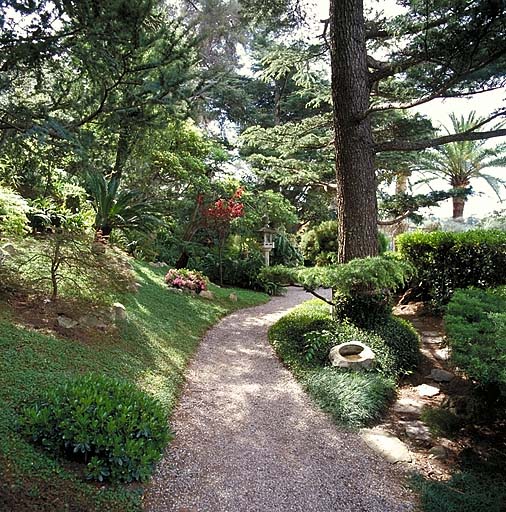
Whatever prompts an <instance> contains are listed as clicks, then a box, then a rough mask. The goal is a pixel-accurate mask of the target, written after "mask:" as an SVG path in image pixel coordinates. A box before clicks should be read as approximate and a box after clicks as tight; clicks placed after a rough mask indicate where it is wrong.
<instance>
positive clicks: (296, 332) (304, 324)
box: [270, 300, 334, 356]
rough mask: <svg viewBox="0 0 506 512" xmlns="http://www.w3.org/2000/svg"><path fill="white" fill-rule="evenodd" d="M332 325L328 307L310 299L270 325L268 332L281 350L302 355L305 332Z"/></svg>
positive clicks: (303, 352) (323, 328) (329, 327)
mask: <svg viewBox="0 0 506 512" xmlns="http://www.w3.org/2000/svg"><path fill="white" fill-rule="evenodd" d="M333 327H334V322H333V320H332V318H331V316H330V311H329V307H328V306H326V305H325V303H323V302H322V301H320V300H310V301H307V302H305V303H304V304H302V305H300V306H298V307H296V308H295V309H293V310H292V311H290V312H289V313H287V314H286V315H285V316H283V317H282V318H281V319H280V320H278V321H277V322H276V323H275V324H274V325H273V326H272V327H271V330H270V334H271V338H272V339H273V340H274V343H275V345H276V346H277V347H278V348H279V349H280V350H281V352H285V351H287V352H294V353H296V354H298V355H301V356H302V355H304V354H305V351H306V339H305V337H304V336H305V334H307V333H309V332H312V331H322V330H330V329H333Z"/></svg>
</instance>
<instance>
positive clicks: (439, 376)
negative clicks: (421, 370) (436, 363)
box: [429, 368, 454, 382]
mask: <svg viewBox="0 0 506 512" xmlns="http://www.w3.org/2000/svg"><path fill="white" fill-rule="evenodd" d="M453 377H454V375H453V373H450V372H447V371H446V370H442V369H441V368H434V369H433V370H432V371H431V372H430V375H429V378H431V379H432V380H435V381H436V382H450V381H451V380H452V379H453Z"/></svg>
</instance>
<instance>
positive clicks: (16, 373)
mask: <svg viewBox="0 0 506 512" xmlns="http://www.w3.org/2000/svg"><path fill="white" fill-rule="evenodd" d="M134 269H135V274H136V279H137V280H138V282H139V283H140V285H141V286H140V289H139V291H138V293H136V294H125V295H123V296H121V297H120V299H121V301H122V303H123V304H124V305H125V306H126V309H127V312H128V321H127V322H125V323H124V324H123V325H122V326H121V327H120V330H119V332H118V333H117V334H116V335H113V336H108V335H106V334H104V335H103V336H101V337H100V338H98V339H95V338H93V339H90V340H88V341H85V340H81V341H76V340H71V339H66V338H63V337H55V336H53V335H50V334H45V333H44V332H37V331H34V330H28V329H26V328H24V327H22V326H21V325H18V324H17V323H16V322H14V321H13V320H14V319H13V318H12V314H11V312H10V308H9V307H7V305H6V304H5V303H1V310H0V311H1V316H0V333H1V334H0V353H1V354H2V357H1V358H0V409H1V410H2V415H0V468H1V470H0V471H1V474H2V478H1V482H0V508H2V509H4V510H40V511H49V510H65V507H66V506H72V507H74V510H87V511H103V510H107V511H118V512H119V511H121V512H125V511H135V510H140V496H141V494H142V489H141V488H139V487H135V486H134V487H124V486H118V485H112V486H105V487H103V486H102V487H96V486H93V485H90V484H87V483H85V475H84V474H80V470H79V469H77V468H76V466H75V465H73V464H68V463H65V462H64V460H63V459H60V458H57V457H55V456H52V455H50V454H48V453H46V452H45V451H44V450H41V449H39V448H37V447H35V446H34V445H32V444H31V443H30V441H29V439H28V438H27V437H25V436H24V435H23V434H22V432H21V431H19V430H17V429H16V425H17V424H18V423H19V419H20V417H21V415H22V411H23V409H24V408H25V406H26V405H30V404H32V403H33V402H34V401H35V400H37V399H38V398H40V397H41V395H42V394H43V393H44V391H45V390H48V389H50V388H52V387H54V386H59V385H60V384H62V383H63V382H67V381H69V380H72V379H73V378H74V377H77V376H79V375H82V374H83V373H88V372H95V373H99V374H101V375H105V376H108V377H111V378H115V379H116V378H121V379H123V380H126V381H127V382H130V383H132V384H133V385H135V387H136V388H138V389H140V390H143V391H144V392H145V393H147V394H149V395H150V396H152V397H154V398H155V399H157V400H158V401H159V402H160V403H161V406H162V408H163V411H164V413H165V414H166V415H167V416H168V415H169V414H170V411H171V410H172V408H173V407H174V405H175V402H176V399H177V395H178V390H179V387H180V385H181V382H182V379H183V373H184V370H185V367H186V363H187V361H188V358H189V357H190V356H191V354H192V353H193V351H194V349H195V347H196V346H197V344H198V341H199V339H200V338H201V336H202V335H203V333H204V332H205V330H206V329H207V328H208V327H209V326H210V325H212V324H213V323H214V322H216V320H217V319H218V318H219V317H221V316H222V315H224V314H226V313H227V312H229V311H231V310H233V309H236V308H237V307H244V306H247V305H253V304H257V303H259V302H262V301H264V300H266V299H267V297H266V296H265V295H262V294H257V293H254V292H249V291H244V290H233V291H234V293H236V294H237V297H238V302H237V303H235V302H232V301H230V300H229V298H228V296H229V294H230V292H231V291H232V290H231V289H220V288H217V287H214V286H212V285H211V289H212V291H213V292H214V294H215V297H216V298H215V300H213V301H208V300H205V299H202V298H199V297H198V296H188V295H183V294H175V293H170V292H168V291H167V288H166V285H165V283H164V279H163V278H164V271H163V270H162V269H153V268H151V267H149V266H148V265H145V264H140V263H135V264H134Z"/></svg>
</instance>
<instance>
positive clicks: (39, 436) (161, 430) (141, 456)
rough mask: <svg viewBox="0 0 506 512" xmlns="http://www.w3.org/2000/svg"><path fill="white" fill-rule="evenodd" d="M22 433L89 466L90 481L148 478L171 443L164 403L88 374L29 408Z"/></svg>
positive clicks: (132, 389)
mask: <svg viewBox="0 0 506 512" xmlns="http://www.w3.org/2000/svg"><path fill="white" fill-rule="evenodd" d="M21 427H22V431H23V432H24V434H25V435H27V436H29V438H30V439H31V440H32V441H33V442H34V443H36V444H39V445H41V446H43V447H44V448H45V449H47V450H50V451H53V452H56V453H58V454H61V455H64V456H66V457H67V458H70V459H72V460H77V461H80V462H84V463H86V464H87V466H86V468H87V477H88V478H89V479H93V480H98V481H100V482H101V481H103V480H111V481H122V482H131V481H133V480H141V481H142V480H146V479H147V477H148V476H149V475H150V473H151V470H152V468H153V464H154V463H155V462H156V461H157V460H158V459H159V458H160V455H161V452H162V450H163V448H164V446H165V445H166V443H167V442H168V440H169V432H168V429H167V418H166V414H165V413H164V411H163V409H162V407H161V406H160V405H159V403H158V402H157V401H156V400H155V399H153V398H151V397H150V396H148V395H146V394H145V393H143V392H142V391H140V390H139V389H137V388H136V387H135V386H134V385H133V384H130V383H127V382H124V381H120V380H117V379H113V378H110V377H105V376H98V375H93V374H90V375H86V376H83V377H78V378H76V379H74V380H72V381H69V382H68V383H67V384H65V385H63V386H61V387H59V388H54V389H52V390H50V391H49V392H48V393H47V394H46V395H45V396H44V398H43V399H42V400H40V401H39V402H37V403H36V404H35V405H32V406H30V407H27V408H26V409H25V410H24V415H23V419H22V424H21Z"/></svg>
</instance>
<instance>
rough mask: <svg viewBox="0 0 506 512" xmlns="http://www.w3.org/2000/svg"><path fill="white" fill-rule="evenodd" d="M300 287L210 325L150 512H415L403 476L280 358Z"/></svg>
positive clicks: (150, 497) (147, 500) (148, 498)
mask: <svg viewBox="0 0 506 512" xmlns="http://www.w3.org/2000/svg"><path fill="white" fill-rule="evenodd" d="M309 298H311V296H309V295H308V294H306V293H305V292H303V291H302V290H298V289H290V290H289V291H288V293H287V295H285V296H284V297H275V298H273V299H272V300H271V301H270V302H269V303H267V304H264V305H261V306H257V307H254V308H249V309H244V310H241V311H237V312H235V313H233V314H231V315H229V316H228V317H226V318H225V319H223V320H222V321H221V322H220V323H219V324H218V325H216V326H215V327H214V328H212V329H211V330H210V331H209V332H208V333H207V335H206V336H205V338H204V339H203V341H202V343H201V345H200V347H199V350H198V352H197V354H196V356H195V358H194V359H193V362H192V363H191V365H190V367H189V370H188V374H187V382H186V385H185V388H184V390H183V393H182V396H181V400H180V403H179V405H178V406H177V408H176V410H175V413H174V415H173V418H172V429H173V430H174V432H175V440H174V442H172V443H171V444H170V445H169V447H168V449H167V452H166V454H165V456H164V458H163V460H162V461H161V463H160V464H159V465H158V467H157V470H156V471H155V475H154V477H153V481H152V485H151V486H150V488H149V489H148V491H147V492H146V495H145V497H144V504H145V509H146V510H147V511H152V512H164V511H178V512H225V511H227V512H267V511H269V512H270V511H276V512H284V511H292V512H296V511H301V512H302V511H304V512H310V511H318V512H327V511H329V512H330V511H333V512H335V511H340V512H348V511H349V512H351V511H353V512H376V511H378V512H379V511H381V512H397V511H399V512H400V511H408V510H413V509H414V506H413V501H414V500H413V496H412V495H411V494H410V492H409V491H407V490H406V489H405V488H404V487H403V486H402V481H403V474H402V472H401V470H400V468H397V467H395V466H393V465H391V464H389V463H388V462H386V461H385V460H383V459H381V458H380V457H379V456H378V455H376V454H374V453H373V452H372V451H371V450H370V449H369V448H368V447H367V446H366V445H365V444H364V442H363V441H362V439H361V438H360V436H359V435H358V434H357V433H353V432H349V431H345V430H343V429H339V428H338V427H336V426H335V425H334V424H333V423H332V421H331V419H330V417H329V416H327V415H326V414H325V413H323V412H321V411H320V410H319V409H318V408H317V407H316V406H314V405H313V404H312V403H311V401H310V399H309V397H308V396H307V395H306V394H305V392H304V391H303V390H302V389H301V387H300V386H299V384H298V383H297V382H296V381H295V380H294V378H293V377H292V375H291V374H290V372H289V371H288V370H287V369H285V368H284V367H283V366H282V365H281V363H280V362H279V361H278V359H277V358H276V356H275V354H274V352H273V350H272V348H271V346H270V345H269V342H268V340H267V331H268V328H269V327H270V326H271V325H272V324H273V323H274V322H275V321H276V320H277V319H279V318H280V317H281V316H282V315H283V314H285V313H286V312H287V311H288V310H289V309H291V308H292V307H294V306H296V305H297V304H299V303H301V302H303V301H304V300H307V299H309Z"/></svg>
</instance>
